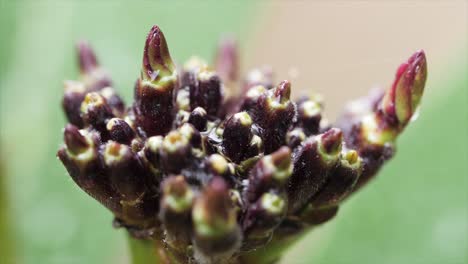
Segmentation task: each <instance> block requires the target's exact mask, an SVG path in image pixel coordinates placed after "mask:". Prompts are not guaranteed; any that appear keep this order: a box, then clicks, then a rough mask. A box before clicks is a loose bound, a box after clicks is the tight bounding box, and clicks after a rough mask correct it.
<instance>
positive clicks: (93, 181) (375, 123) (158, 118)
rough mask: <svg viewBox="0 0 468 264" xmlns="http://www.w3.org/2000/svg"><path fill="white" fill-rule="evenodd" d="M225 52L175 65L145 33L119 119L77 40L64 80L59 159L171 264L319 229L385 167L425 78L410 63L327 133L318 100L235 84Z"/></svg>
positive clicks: (257, 81) (284, 89)
mask: <svg viewBox="0 0 468 264" xmlns="http://www.w3.org/2000/svg"><path fill="white" fill-rule="evenodd" d="M221 43H222V44H221V45H220V46H219V51H218V52H217V56H216V60H215V63H214V65H215V67H214V68H211V67H210V66H209V65H208V63H206V62H205V61H203V60H202V59H200V58H197V57H193V58H191V59H190V60H189V61H188V62H186V63H185V64H183V65H182V66H180V67H178V66H176V64H175V63H174V62H173V61H172V58H171V55H170V54H169V49H168V45H167V43H166V39H165V37H164V34H163V33H162V31H161V29H160V28H159V27H157V26H154V27H153V28H152V29H151V31H150V32H149V34H148V36H147V39H146V44H145V47H144V53H143V63H142V69H141V74H140V76H139V78H138V79H137V81H136V84H135V101H134V103H133V104H131V105H130V106H128V107H125V105H124V103H123V100H122V99H121V98H120V97H119V95H118V94H117V93H116V92H115V91H114V89H113V88H112V83H111V81H110V78H109V75H108V74H107V73H106V72H105V71H104V70H103V69H102V68H101V67H100V66H99V64H98V62H97V59H96V56H95V54H94V52H93V50H92V49H91V47H90V46H89V45H88V44H87V43H85V42H81V43H80V44H79V45H78V58H79V65H80V70H81V80H80V81H66V82H65V95H64V98H63V109H64V111H65V114H66V117H67V119H68V122H69V124H67V126H66V127H65V129H64V143H65V144H64V145H63V146H62V147H61V148H60V149H59V151H58V154H57V155H58V157H59V159H60V160H61V161H62V163H63V164H64V166H65V168H66V169H67V171H68V173H69V174H70V176H71V178H72V179H73V180H74V181H75V182H76V184H77V185H78V186H79V187H80V188H81V189H83V190H84V191H85V192H86V193H88V194H89V195H90V196H91V197H93V198H94V199H96V200H97V201H99V202H100V203H101V204H103V205H104V206H105V207H107V208H108V209H109V210H110V211H112V213H113V214H114V215H115V221H114V223H115V225H116V226H119V227H124V228H126V229H127V230H128V232H130V234H131V235H133V236H134V237H136V238H140V239H148V240H158V241H159V242H161V243H163V244H164V245H165V248H167V249H168V250H167V252H169V253H168V254H170V259H173V260H174V261H175V262H180V263H187V262H190V263H223V262H231V263H232V262H233V261H235V260H236V259H239V258H242V256H243V255H245V254H250V253H251V252H253V251H255V250H256V249H259V248H262V247H268V245H269V243H270V241H272V240H274V241H275V243H277V242H278V241H281V240H283V239H284V240H285V241H288V237H289V236H291V235H297V234H299V233H300V232H302V231H303V230H305V229H307V228H308V227H312V226H316V225H318V224H321V223H323V222H326V221H328V220H329V219H330V218H332V217H333V216H334V215H335V214H336V213H337V210H338V208H339V206H340V205H341V203H342V202H343V201H344V200H345V199H346V198H347V197H348V196H349V195H351V194H352V193H353V192H355V191H356V190H358V189H359V188H360V187H361V186H363V184H364V183H366V182H368V180H369V179H371V178H373V177H374V176H375V175H376V173H377V172H378V170H379V169H380V168H381V167H382V165H383V164H384V162H385V161H387V160H388V159H389V158H390V157H392V155H393V153H394V147H395V146H394V142H395V139H396V137H397V136H398V135H399V134H400V133H401V132H402V131H403V129H404V128H405V127H406V126H407V125H408V123H409V122H410V121H411V119H412V117H413V116H414V115H415V112H416V111H417V109H418V106H419V102H420V99H421V96H422V93H423V89H424V84H425V80H426V72H427V66H426V58H425V55H424V52H423V51H418V52H416V53H415V54H414V55H413V56H411V57H410V59H409V60H408V61H407V62H405V63H404V64H402V65H401V66H400V67H399V69H398V71H397V74H396V78H395V81H394V83H393V84H392V85H391V86H390V88H389V89H388V90H387V91H386V92H374V93H372V94H371V95H370V96H368V97H365V98H362V99H360V100H358V101H355V102H353V103H351V104H350V105H349V106H348V107H347V108H346V109H345V111H344V113H343V114H342V116H341V118H339V120H338V121H337V122H336V123H335V124H334V125H333V124H332V125H330V124H329V123H328V122H323V120H322V110H323V102H322V99H321V98H320V97H319V96H317V95H313V96H305V97H301V98H299V99H298V100H292V99H291V96H290V95H291V87H292V84H291V83H290V82H289V81H287V80H283V81H280V82H277V83H276V84H275V82H274V79H273V75H272V72H271V70H270V69H269V68H266V67H263V68H258V69H254V70H252V71H250V72H249V73H248V74H247V77H246V78H245V79H240V78H239V69H238V64H239V63H238V58H237V56H238V51H237V48H236V43H235V42H234V41H233V40H232V39H228V40H224V41H223V42H221ZM292 226H294V228H292Z"/></svg>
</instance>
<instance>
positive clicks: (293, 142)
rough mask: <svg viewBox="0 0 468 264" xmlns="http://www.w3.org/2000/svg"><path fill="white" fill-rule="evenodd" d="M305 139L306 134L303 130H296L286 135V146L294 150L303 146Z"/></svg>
mask: <svg viewBox="0 0 468 264" xmlns="http://www.w3.org/2000/svg"><path fill="white" fill-rule="evenodd" d="M305 139H306V134H305V133H304V131H303V130H302V128H295V129H293V130H291V131H289V132H288V133H287V134H286V144H288V147H289V148H291V149H293V150H294V149H295V148H296V147H298V146H299V145H301V143H302V141H304V140H305Z"/></svg>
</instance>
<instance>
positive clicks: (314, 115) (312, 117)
mask: <svg viewBox="0 0 468 264" xmlns="http://www.w3.org/2000/svg"><path fill="white" fill-rule="evenodd" d="M297 112H298V118H297V122H298V125H299V126H300V127H302V129H303V130H304V132H305V133H306V135H308V136H310V135H315V134H317V133H318V132H319V128H320V120H321V119H322V114H321V112H322V106H321V105H320V104H319V103H318V102H316V101H313V100H307V101H304V102H301V103H299V104H298V105H297Z"/></svg>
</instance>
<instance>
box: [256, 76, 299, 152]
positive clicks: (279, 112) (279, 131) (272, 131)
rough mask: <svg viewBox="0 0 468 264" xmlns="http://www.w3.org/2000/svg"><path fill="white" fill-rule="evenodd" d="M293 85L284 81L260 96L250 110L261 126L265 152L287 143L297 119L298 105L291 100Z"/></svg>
mask: <svg viewBox="0 0 468 264" xmlns="http://www.w3.org/2000/svg"><path fill="white" fill-rule="evenodd" d="M290 94H291V85H290V83H289V82H288V81H282V82H281V83H280V84H279V85H278V86H277V87H276V88H274V89H271V90H268V91H267V92H266V93H263V94H261V95H260V96H259V97H258V100H257V103H256V104H255V105H256V106H255V107H254V108H253V109H251V110H250V111H249V113H250V115H251V116H252V119H253V120H254V122H255V123H257V124H258V125H259V126H260V128H261V129H260V130H259V132H260V137H261V138H262V140H263V145H264V148H265V154H269V153H271V152H273V151H275V150H277V149H278V148H279V147H281V146H282V145H285V143H286V133H287V131H288V130H289V128H290V127H291V126H292V124H293V123H294V121H295V117H296V112H297V110H296V106H295V104H294V103H293V102H292V101H291V100H289V96H290Z"/></svg>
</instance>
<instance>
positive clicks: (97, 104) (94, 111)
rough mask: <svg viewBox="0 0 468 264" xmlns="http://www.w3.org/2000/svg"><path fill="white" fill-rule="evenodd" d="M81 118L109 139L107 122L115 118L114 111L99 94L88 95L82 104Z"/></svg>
mask: <svg viewBox="0 0 468 264" xmlns="http://www.w3.org/2000/svg"><path fill="white" fill-rule="evenodd" d="M81 117H82V118H83V121H84V122H85V124H87V125H91V126H92V127H93V128H95V129H96V130H97V131H99V132H100V133H101V136H103V137H104V139H103V140H105V139H106V138H107V128H106V125H107V122H108V121H109V120H110V119H111V118H113V117H114V115H113V114H112V110H111V109H110V107H109V105H108V104H107V102H106V99H104V97H103V96H101V95H100V94H99V93H97V92H91V93H88V94H86V96H85V99H84V101H83V103H82V104H81Z"/></svg>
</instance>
